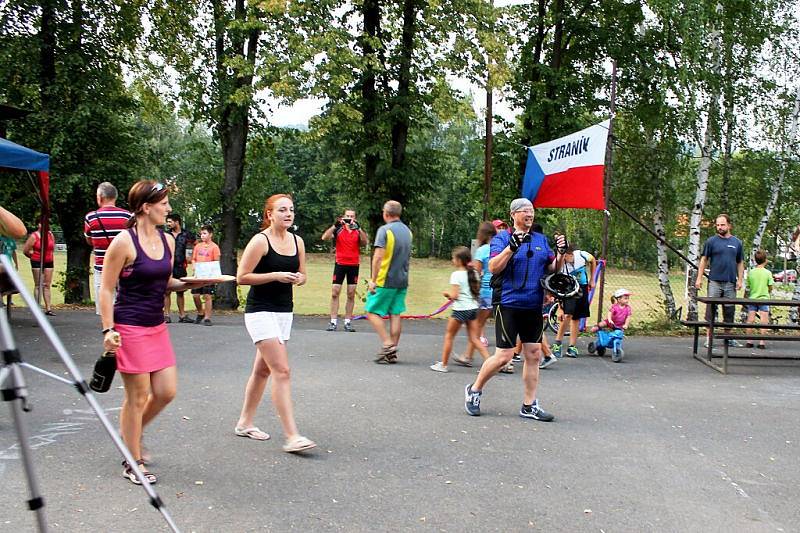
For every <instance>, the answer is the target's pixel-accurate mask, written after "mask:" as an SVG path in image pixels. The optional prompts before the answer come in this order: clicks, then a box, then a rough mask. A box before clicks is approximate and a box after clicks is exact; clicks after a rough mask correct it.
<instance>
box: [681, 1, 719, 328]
mask: <svg viewBox="0 0 800 533" xmlns="http://www.w3.org/2000/svg"><path fill="white" fill-rule="evenodd" d="M721 11H722V6H721V5H719V4H717V13H718V14H719V13H720V12H721ZM720 40H721V35H720V30H718V29H715V30H714V31H713V32H712V34H711V54H712V61H713V63H712V66H711V75H712V77H714V78H717V79H718V78H719V77H720V74H721V66H720V63H721V58H720V48H721V43H720ZM719 98H720V86H719V83H717V82H716V81H712V84H711V93H710V95H709V101H708V113H707V116H706V131H705V134H704V136H703V144H702V146H701V147H700V165H699V166H698V167H697V188H696V190H695V195H694V204H693V205H692V214H691V217H690V219H689V249H688V253H687V256H688V259H689V261H690V262H691V264H695V265H696V264H697V263H698V257H699V256H700V222H701V221H702V219H703V207H705V204H706V193H707V191H708V171H709V169H710V168H711V153H712V152H713V150H714V145H715V142H716V137H717V135H716V133H717V117H718V115H719ZM696 278H697V269H695V268H693V267H689V279H688V280H687V284H688V287H689V301H688V302H687V303H686V307H687V312H686V315H687V316H686V318H687V319H688V320H697V288H696V287H695V284H694V281H695V279H696Z"/></svg>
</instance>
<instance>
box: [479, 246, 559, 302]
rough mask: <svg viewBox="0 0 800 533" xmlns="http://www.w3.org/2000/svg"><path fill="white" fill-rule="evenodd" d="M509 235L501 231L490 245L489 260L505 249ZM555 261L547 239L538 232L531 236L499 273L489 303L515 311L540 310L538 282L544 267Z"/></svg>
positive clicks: (541, 295)
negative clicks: (498, 285)
mask: <svg viewBox="0 0 800 533" xmlns="http://www.w3.org/2000/svg"><path fill="white" fill-rule="evenodd" d="M510 239H511V233H510V232H508V231H501V232H500V233H498V234H497V235H495V237H494V238H493V239H492V242H491V244H490V247H491V253H490V255H491V257H495V256H496V255H498V254H499V253H500V252H502V251H503V249H505V247H506V246H508V242H509V240H510ZM554 259H555V254H554V253H553V250H551V249H550V245H549V244H548V243H547V238H546V237H545V236H544V235H542V234H541V233H531V240H530V241H529V242H526V243H525V244H523V245H522V246H520V247H519V249H518V250H517V252H516V253H515V254H514V256H513V257H512V258H511V259H510V260H509V261H508V264H507V265H506V268H505V270H504V271H503V274H502V276H503V283H502V285H501V286H500V288H498V289H495V291H499V292H500V294H499V295H498V294H495V295H494V297H493V298H492V300H493V301H495V302H498V303H499V304H500V305H503V306H506V307H514V308H518V309H541V308H542V300H543V299H544V289H542V285H541V283H540V281H541V279H542V277H543V276H545V275H546V274H547V272H548V271H547V268H548V266H549V265H550V263H552V262H553V260H554Z"/></svg>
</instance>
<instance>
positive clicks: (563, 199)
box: [522, 120, 611, 209]
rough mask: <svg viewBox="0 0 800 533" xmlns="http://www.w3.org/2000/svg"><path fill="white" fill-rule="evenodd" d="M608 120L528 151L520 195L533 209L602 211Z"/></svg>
mask: <svg viewBox="0 0 800 533" xmlns="http://www.w3.org/2000/svg"><path fill="white" fill-rule="evenodd" d="M610 124H611V121H610V120H605V121H603V122H601V123H600V124H596V125H594V126H591V127H589V128H586V129H585V130H581V131H579V132H576V133H573V134H571V135H567V136H566V137H561V138H560V139H556V140H554V141H549V142H546V143H542V144H537V145H536V146H531V147H529V148H528V162H527V163H526V164H525V177H524V178H523V180H522V195H523V196H524V197H526V198H529V199H530V200H531V202H533V205H534V206H535V207H577V208H584V209H605V208H606V202H605V196H604V191H603V174H604V171H605V158H606V142H607V141H608V128H609V126H610Z"/></svg>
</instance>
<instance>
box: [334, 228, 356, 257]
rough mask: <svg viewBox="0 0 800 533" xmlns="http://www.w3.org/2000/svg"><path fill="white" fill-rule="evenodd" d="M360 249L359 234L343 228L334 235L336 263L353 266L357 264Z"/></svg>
mask: <svg viewBox="0 0 800 533" xmlns="http://www.w3.org/2000/svg"><path fill="white" fill-rule="evenodd" d="M360 247H361V233H360V232H359V231H358V230H351V229H348V228H347V227H343V228H342V229H341V231H339V233H337V234H336V263H338V264H340V265H346V266H354V265H357V264H358V263H359V261H358V255H359V252H360Z"/></svg>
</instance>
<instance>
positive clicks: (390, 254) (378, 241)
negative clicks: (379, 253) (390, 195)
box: [375, 220, 412, 289]
mask: <svg viewBox="0 0 800 533" xmlns="http://www.w3.org/2000/svg"><path fill="white" fill-rule="evenodd" d="M411 238H412V235H411V230H410V229H408V226H406V225H405V224H403V223H402V222H401V221H399V220H395V221H392V222H389V223H388V224H384V225H383V226H381V227H380V228H378V233H377V234H376V235H375V247H376V248H383V260H382V261H381V264H380V267H379V269H378V275H377V277H376V278H375V283H376V285H377V286H378V287H386V288H391V289H405V288H406V287H408V261H409V259H410V258H411Z"/></svg>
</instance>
